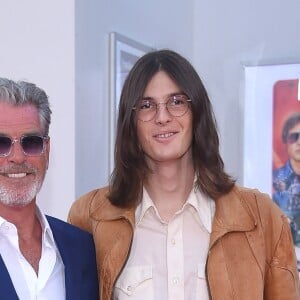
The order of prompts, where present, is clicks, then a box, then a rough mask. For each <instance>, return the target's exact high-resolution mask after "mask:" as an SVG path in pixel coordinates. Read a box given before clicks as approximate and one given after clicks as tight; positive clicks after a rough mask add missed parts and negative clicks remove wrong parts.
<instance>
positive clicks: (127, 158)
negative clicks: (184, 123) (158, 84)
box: [109, 50, 234, 207]
mask: <svg viewBox="0 0 300 300" xmlns="http://www.w3.org/2000/svg"><path fill="white" fill-rule="evenodd" d="M158 71H164V72H165V73H166V74H168V75H169V76H170V78H171V79H172V80H173V81H174V82H175V83H176V84H177V85H178V86H179V87H180V89H181V90H182V91H183V92H184V93H185V94H186V95H187V96H188V97H189V98H190V99H191V100H192V101H191V110H192V115H193V141H192V149H193V150H192V152H193V162H194V168H195V171H196V176H197V181H196V185H197V187H198V188H199V189H200V190H201V191H202V192H203V193H205V194H206V195H208V196H209V197H211V198H212V199H215V198H217V197H219V196H221V195H224V194H225V193H227V192H229V191H230V190H231V189H232V187H233V185H234V180H233V179H232V178H231V177H230V176H229V175H228V174H226V173H225V171H224V163H223V160H222V158H221V156H220V153H219V137H218V133H217V126H216V120H215V116H214V113H213V110H212V106H211V102H210V100H209V98H208V95H207V92H206V89H205V87H204V85H203V83H202V81H201V79H200V77H199V75H198V74H197V72H196V71H195V69H194V68H193V66H192V65H191V64H190V63H189V61H188V60H186V59H185V58H184V57H182V56H181V55H179V54H178V53H176V52H174V51H171V50H159V51H153V52H149V53H147V54H146V55H144V56H143V57H141V58H140V59H139V60H138V61H137V62H136V63H135V65H134V66H133V68H132V69H131V71H130V72H129V74H128V76H127V78H126V80H125V83H124V86H123V89H122V93H121V99H120V104H119V115H118V122H117V136H116V143H115V167H114V170H113V173H112V175H111V179H110V193H109V200H110V202H111V203H112V204H114V205H116V206H119V207H132V206H136V205H137V203H138V202H139V201H140V196H141V192H142V187H143V180H144V178H145V175H146V174H147V172H149V169H148V167H147V164H146V161H145V157H144V154H143V152H142V150H141V149H140V147H139V141H138V137H137V129H136V121H135V115H134V111H133V110H132V108H133V107H134V106H135V104H136V102H137V100H138V99H140V97H142V96H143V94H144V91H145V89H146V87H147V85H148V83H149V81H150V80H151V78H152V77H153V76H154V75H155V74H156V73H157V72H158Z"/></svg>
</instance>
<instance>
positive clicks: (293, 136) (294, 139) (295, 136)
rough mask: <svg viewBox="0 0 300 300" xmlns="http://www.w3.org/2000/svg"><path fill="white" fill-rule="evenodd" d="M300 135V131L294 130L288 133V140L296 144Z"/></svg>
mask: <svg viewBox="0 0 300 300" xmlns="http://www.w3.org/2000/svg"><path fill="white" fill-rule="evenodd" d="M299 136H300V132H292V133H290V134H289V135H288V137H287V141H288V143H290V144H294V143H296V142H297V141H298V139H299Z"/></svg>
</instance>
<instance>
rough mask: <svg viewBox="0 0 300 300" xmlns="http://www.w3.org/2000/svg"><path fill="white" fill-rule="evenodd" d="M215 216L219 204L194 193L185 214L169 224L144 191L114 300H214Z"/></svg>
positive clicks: (184, 211)
mask: <svg viewBox="0 0 300 300" xmlns="http://www.w3.org/2000/svg"><path fill="white" fill-rule="evenodd" d="M214 213H215V203H214V201H213V200H211V199H209V198H208V197H206V196H204V195H203V194H201V193H200V192H199V191H195V190H192V192H191V193H190V195H189V197H188V200H187V202H186V203H185V204H184V206H183V207H182V209H181V210H180V211H178V212H177V213H176V214H175V215H174V217H173V218H172V219H171V220H170V221H169V222H168V223H166V222H164V221H163V220H162V219H161V218H160V216H159V213H158V211H157V209H156V207H155V205H154V204H153V201H152V200H151V199H150V197H149V194H148V193H147V191H146V190H145V189H144V191H143V199H142V202H141V203H140V204H139V206H138V207H137V209H136V212H135V217H136V228H135V233H134V237H133V243H132V247H131V251H130V255H129V258H128V261H127V263H126V265H125V268H124V269H123V271H122V273H121V275H120V277H119V278H118V280H117V282H116V285H115V288H114V299H118V300H125V299H131V300H136V299H139V300H140V299H143V300H152V299H159V300H160V299H164V300H167V299H169V300H171V299H174V300H195V299H201V300H207V299H209V293H208V286H207V280H206V275H205V268H206V260H207V254H208V248H209V240H210V233H211V227H212V220H213V217H214Z"/></svg>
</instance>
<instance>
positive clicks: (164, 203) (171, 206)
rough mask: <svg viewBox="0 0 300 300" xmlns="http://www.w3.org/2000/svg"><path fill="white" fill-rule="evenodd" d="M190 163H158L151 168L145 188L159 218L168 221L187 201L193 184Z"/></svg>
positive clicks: (192, 172)
mask: <svg viewBox="0 0 300 300" xmlns="http://www.w3.org/2000/svg"><path fill="white" fill-rule="evenodd" d="M194 176H195V172H194V167H193V163H192V161H191V160H190V161H186V162H182V161H180V162H179V163H159V164H156V165H155V166H154V168H152V172H151V174H149V176H148V177H147V179H146V181H145V188H146V189H147V191H148V193H149V196H150V197H151V199H152V201H153V203H154V204H155V206H156V208H157V210H158V212H159V214H160V216H161V218H162V219H163V220H165V221H168V220H169V219H170V218H172V216H173V215H174V214H175V213H176V212H177V211H178V210H180V209H181V208H182V206H183V205H184V203H185V202H186V201H187V198H188V195H189V194H190V192H191V190H192V188H193V184H194Z"/></svg>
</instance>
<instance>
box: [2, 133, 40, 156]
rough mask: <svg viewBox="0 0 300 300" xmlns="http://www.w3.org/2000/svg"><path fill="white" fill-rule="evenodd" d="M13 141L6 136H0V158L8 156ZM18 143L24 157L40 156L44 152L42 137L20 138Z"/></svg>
mask: <svg viewBox="0 0 300 300" xmlns="http://www.w3.org/2000/svg"><path fill="white" fill-rule="evenodd" d="M15 141H16V140H12V139H11V138H10V137H8V136H0V156H8V155H9V154H10V152H11V148H12V145H13V144H14V143H15ZM19 141H20V143H21V146H22V149H23V152H24V154H25V155H29V156H35V155H41V154H42V153H43V151H44V138H43V137H42V136H37V135H28V136H22V137H21V138H20V139H19Z"/></svg>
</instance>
